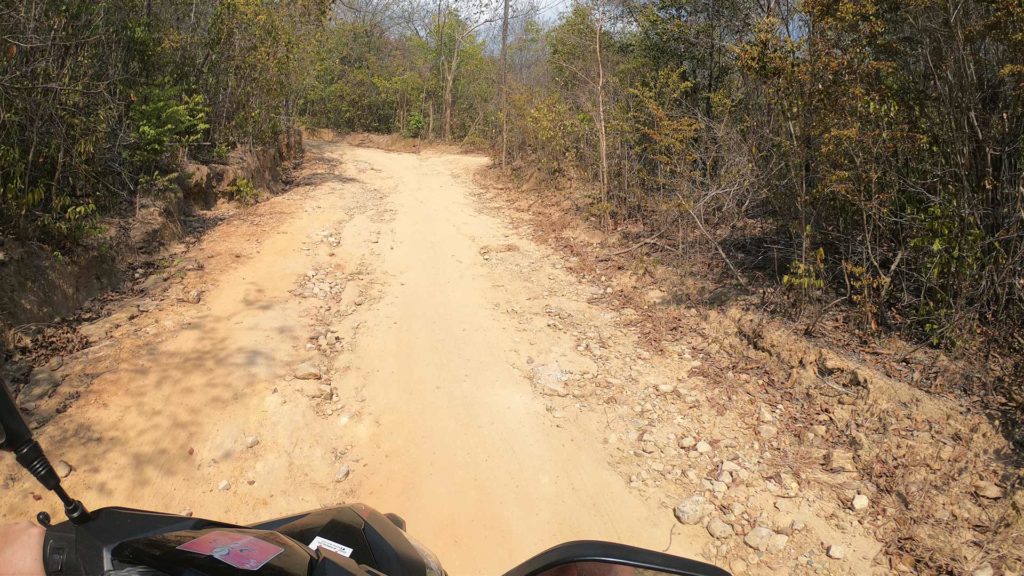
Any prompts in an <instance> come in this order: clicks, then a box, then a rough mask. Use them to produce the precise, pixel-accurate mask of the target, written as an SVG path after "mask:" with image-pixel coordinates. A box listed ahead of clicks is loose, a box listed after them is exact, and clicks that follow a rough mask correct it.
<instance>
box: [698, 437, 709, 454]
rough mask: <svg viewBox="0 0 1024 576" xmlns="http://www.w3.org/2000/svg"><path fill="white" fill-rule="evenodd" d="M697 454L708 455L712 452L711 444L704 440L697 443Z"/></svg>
mask: <svg viewBox="0 0 1024 576" xmlns="http://www.w3.org/2000/svg"><path fill="white" fill-rule="evenodd" d="M697 452H698V453H700V454H707V453H708V452H711V444H708V443H707V442H705V441H703V440H701V441H700V442H697Z"/></svg>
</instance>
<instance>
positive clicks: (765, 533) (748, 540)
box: [743, 526, 775, 552]
mask: <svg viewBox="0 0 1024 576" xmlns="http://www.w3.org/2000/svg"><path fill="white" fill-rule="evenodd" d="M774 535H775V533H774V532H772V531H771V530H769V529H768V528H765V527H764V526H757V527H756V528H754V529H752V530H751V531H750V532H747V535H746V536H744V538H743V543H744V544H746V545H747V546H750V547H751V548H753V549H754V550H757V551H758V552H764V551H765V550H767V549H768V544H769V543H770V542H771V539H772V536H774Z"/></svg>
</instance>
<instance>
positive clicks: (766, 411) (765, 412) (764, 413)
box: [758, 404, 775, 424]
mask: <svg viewBox="0 0 1024 576" xmlns="http://www.w3.org/2000/svg"><path fill="white" fill-rule="evenodd" d="M758 415H759V417H760V420H761V422H762V423H763V424H771V423H772V422H774V421H775V415H774V414H772V409H771V408H769V407H767V406H765V405H764V404H762V405H761V408H760V409H759V410H758Z"/></svg>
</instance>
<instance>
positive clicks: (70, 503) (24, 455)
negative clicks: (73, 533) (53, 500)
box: [14, 440, 92, 525]
mask: <svg viewBox="0 0 1024 576" xmlns="http://www.w3.org/2000/svg"><path fill="white" fill-rule="evenodd" d="M14 456H15V458H16V459H17V460H18V463H19V464H21V465H22V467H24V468H25V469H26V470H28V471H29V472H31V473H32V476H35V478H36V480H38V481H39V483H40V484H42V485H43V487H44V488H46V489H47V490H51V491H53V493H54V494H56V495H57V497H58V498H60V501H61V502H63V503H64V513H65V514H67V517H68V520H70V521H71V523H72V524H75V525H79V524H85V523H86V522H88V521H89V520H91V519H92V516H91V515H90V514H89V511H88V510H87V509H86V508H85V505H83V504H82V503H81V502H79V501H78V500H75V499H74V498H72V497H71V496H69V495H68V493H67V492H66V491H65V490H64V487H63V486H61V485H60V476H58V475H57V471H56V470H54V469H53V465H51V464H50V461H49V460H48V459H47V458H46V454H45V453H43V448H42V446H40V445H39V442H36V441H35V440H30V441H28V442H26V443H24V444H23V445H22V446H21V447H20V448H18V449H17V450H15V451H14Z"/></svg>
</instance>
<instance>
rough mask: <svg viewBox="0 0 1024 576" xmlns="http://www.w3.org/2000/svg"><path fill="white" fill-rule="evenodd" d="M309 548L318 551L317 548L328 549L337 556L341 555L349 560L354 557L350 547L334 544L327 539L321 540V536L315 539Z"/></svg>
mask: <svg viewBox="0 0 1024 576" xmlns="http://www.w3.org/2000/svg"><path fill="white" fill-rule="evenodd" d="M309 547H310V548H311V549H313V550H316V549H317V548H326V549H328V550H330V551H331V552H335V553H337V554H341V555H342V556H344V557H345V558H348V557H350V556H352V552H353V550H352V549H351V548H349V547H348V546H344V545H342V544H338V543H337V542H332V541H330V540H328V539H327V538H321V537H319V536H317V537H316V538H314V539H313V541H312V542H310V543H309Z"/></svg>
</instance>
